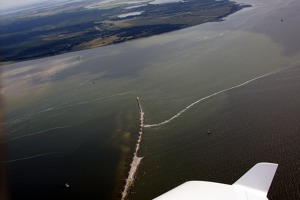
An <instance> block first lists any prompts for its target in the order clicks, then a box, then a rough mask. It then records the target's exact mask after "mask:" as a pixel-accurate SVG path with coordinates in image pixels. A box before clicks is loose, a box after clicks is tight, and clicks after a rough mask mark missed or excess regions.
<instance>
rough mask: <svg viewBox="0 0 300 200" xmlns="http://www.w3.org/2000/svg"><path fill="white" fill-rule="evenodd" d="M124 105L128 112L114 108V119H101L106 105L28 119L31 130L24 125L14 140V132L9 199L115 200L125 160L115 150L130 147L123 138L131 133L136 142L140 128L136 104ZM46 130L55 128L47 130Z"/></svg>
mask: <svg viewBox="0 0 300 200" xmlns="http://www.w3.org/2000/svg"><path fill="white" fill-rule="evenodd" d="M129 98H130V97H129ZM130 99H131V98H130ZM112 101H113V100H112ZM125 102H127V103H125ZM125 102H124V105H127V106H126V109H120V108H119V106H118V105H115V108H116V109H117V110H118V112H116V113H115V114H105V109H103V105H106V103H107V102H105V101H104V102H103V103H102V105H101V104H97V103H92V104H91V103H90V104H89V105H77V106H75V107H72V108H69V109H67V108H65V109H64V111H65V112H66V113H64V114H61V115H58V116H57V115H55V113H56V112H54V111H52V112H51V111H48V112H46V113H42V114H36V115H33V116H34V117H30V121H31V122H30V126H28V125H26V123H28V122H27V121H26V119H23V120H20V121H19V122H17V123H16V124H17V125H18V126H20V127H23V128H24V131H23V132H22V134H21V136H16V135H14V134H17V133H18V131H13V130H14V129H16V128H18V126H12V128H11V130H10V131H8V133H11V135H10V136H9V137H8V141H7V142H6V144H7V147H8V148H7V151H8V156H7V157H8V159H7V160H8V161H7V162H6V163H5V165H6V168H7V176H8V178H9V179H8V187H9V193H10V196H11V199H12V200H14V199H24V200H27V199H28V200H29V199H30V200H31V199H34V200H40V199H47V200H50V199H64V200H65V199H117V198H118V192H116V190H117V191H118V190H119V192H120V190H121V189H122V188H121V185H122V181H121V178H122V177H123V176H124V175H122V174H120V173H119V172H118V171H121V172H122V171H125V170H124V169H122V168H124V167H126V166H120V161H122V160H124V159H127V157H126V155H127V153H126V152H125V153H124V152H122V150H121V149H120V146H119V145H120V143H122V144H123V145H127V146H131V145H133V144H131V143H132V142H133V141H130V140H129V141H128V140H125V139H123V138H122V134H123V132H124V131H126V132H128V133H132V134H133V136H132V137H133V140H134V139H135V137H134V133H135V130H137V128H138V122H136V120H135V113H136V115H137V111H136V110H135V108H136V102H135V99H134V98H132V101H130V100H129V101H127V100H125ZM112 104H114V103H112ZM97 107H98V108H99V109H100V110H101V111H102V112H100V113H99V111H97V110H96V109H95V108H97ZM112 110H114V109H112ZM57 112H58V111H57ZM130 112H131V113H132V115H133V117H132V119H131V118H129V117H128V115H129V114H128V113H130ZM72 113H76V114H74V115H73V114H72ZM88 116H90V117H88ZM137 117H138V115H137V116H136V118H137ZM21 118H22V117H21ZM23 118H25V117H23ZM78 120H79V122H77V121H78ZM118 121H122V124H120V123H118ZM22 122H23V123H22ZM75 122H76V123H75ZM11 123H12V122H11ZM73 123H74V125H72V124H73ZM8 124H10V123H8ZM61 124H64V125H67V126H59V125H61ZM124 124H126V125H124ZM49 126H50V127H51V126H52V127H57V128H52V129H51V128H50V129H46V127H49ZM9 127H10V126H9ZM60 127H61V128H60ZM32 129H37V130H43V129H46V130H45V131H44V132H43V131H42V132H36V131H33V130H32ZM117 129H120V130H118V132H117ZM16 130H17V129H16ZM19 132H20V131H19ZM1 164H3V163H1ZM66 183H67V184H68V185H69V186H70V187H68V188H67V187H66V186H65V184H66Z"/></svg>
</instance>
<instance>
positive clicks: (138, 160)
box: [121, 97, 144, 200]
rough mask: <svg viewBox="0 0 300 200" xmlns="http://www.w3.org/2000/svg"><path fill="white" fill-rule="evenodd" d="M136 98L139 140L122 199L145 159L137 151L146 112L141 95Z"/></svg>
mask: <svg viewBox="0 0 300 200" xmlns="http://www.w3.org/2000/svg"><path fill="white" fill-rule="evenodd" d="M136 100H137V103H138V107H139V112H140V129H139V137H138V140H137V143H136V147H135V152H134V153H133V158H132V162H131V164H130V170H129V172H128V177H127V179H126V184H125V186H124V189H123V192H122V198H121V199H122V200H124V199H125V198H126V197H127V194H128V191H129V189H130V187H131V186H132V184H133V183H134V179H135V174H136V172H137V169H138V166H139V165H140V163H141V161H142V159H143V157H138V156H137V153H138V150H139V149H140V143H141V141H142V134H143V126H144V112H143V109H142V105H141V102H140V99H139V97H136Z"/></svg>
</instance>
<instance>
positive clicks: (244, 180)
mask: <svg viewBox="0 0 300 200" xmlns="http://www.w3.org/2000/svg"><path fill="white" fill-rule="evenodd" d="M277 167H278V164H273V163H258V164H256V165H255V166H254V167H252V168H251V169H250V170H249V171H248V172H247V173H246V174H244V175H243V176H242V177H241V178H240V179H239V180H237V181H236V182H235V183H234V184H233V185H226V184H221V183H214V182H206V181H188V182H186V183H184V184H182V185H180V186H178V187H176V188H174V189H173V190H171V191H169V192H167V193H165V194H163V195H161V196H159V197H157V198H155V199H154V200H268V198H267V194H268V191H269V188H270V185H271V183H272V180H273V177H274V175H275V172H276V170H277Z"/></svg>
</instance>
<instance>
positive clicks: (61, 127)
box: [4, 126, 71, 142]
mask: <svg viewBox="0 0 300 200" xmlns="http://www.w3.org/2000/svg"><path fill="white" fill-rule="evenodd" d="M70 127H71V126H59V127H54V128H49V129H46V130H42V131H38V132H35V133H30V134H27V135H21V136H17V137H14V138H11V139H9V140H6V141H4V142H11V141H14V140H18V139H21V138H25V137H29V136H33V135H39V134H42V133H45V132H48V131H53V130H57V129H65V128H70Z"/></svg>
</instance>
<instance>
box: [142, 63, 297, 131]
mask: <svg viewBox="0 0 300 200" xmlns="http://www.w3.org/2000/svg"><path fill="white" fill-rule="evenodd" d="M297 62H298V61H297ZM297 62H295V63H293V64H291V65H290V66H289V67H286V68H282V69H278V70H275V71H273V72H270V73H267V74H264V75H261V76H258V77H256V78H253V79H250V80H248V81H246V82H244V83H241V84H239V85H236V86H233V87H230V88H226V89H224V90H220V91H218V92H215V93H213V94H211V95H208V96H206V97H203V98H201V99H199V100H197V101H195V102H193V103H191V104H190V105H188V106H187V107H185V108H184V109H183V110H181V111H180V112H178V113H177V114H176V115H174V116H173V117H171V118H170V119H167V120H165V121H163V122H160V123H156V124H145V125H144V127H145V128H150V127H158V126H162V125H165V124H167V123H169V122H171V121H173V120H174V119H176V118H177V117H179V116H180V115H182V114H183V113H184V112H185V111H187V110H188V109H190V108H191V107H193V106H194V105H196V104H197V103H200V102H201V101H204V100H206V99H208V98H210V97H213V96H216V95H218V94H221V93H224V92H227V91H229V90H233V89H236V88H239V87H242V86H244V85H247V84H249V83H251V82H253V81H255V80H258V79H261V78H264V77H266V76H269V75H272V74H276V73H278V72H281V71H284V70H287V69H289V68H292V67H295V66H296V63H297Z"/></svg>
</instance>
